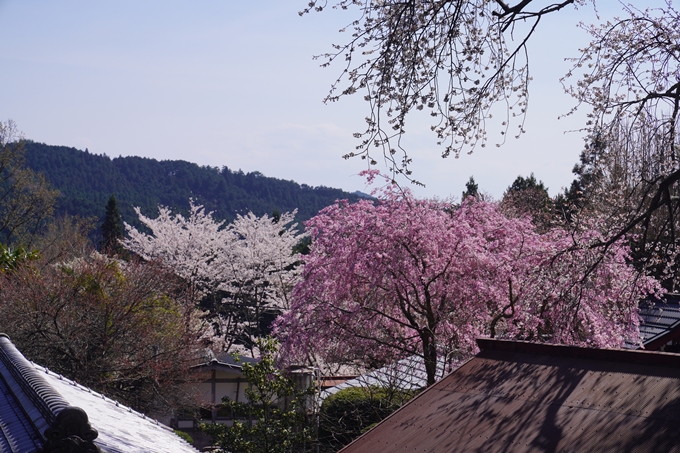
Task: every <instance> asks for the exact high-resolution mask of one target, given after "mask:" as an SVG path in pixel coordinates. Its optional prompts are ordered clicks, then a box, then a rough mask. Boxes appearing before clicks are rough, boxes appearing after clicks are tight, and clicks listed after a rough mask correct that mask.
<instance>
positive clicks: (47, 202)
mask: <svg viewBox="0 0 680 453" xmlns="http://www.w3.org/2000/svg"><path fill="white" fill-rule="evenodd" d="M24 146H25V142H24V140H23V139H22V138H21V136H20V134H19V132H18V131H17V128H16V125H15V124H14V122H12V121H11V120H10V121H7V122H5V123H2V122H0V242H3V243H5V244H14V243H23V244H24V245H25V246H28V247H30V246H31V241H32V240H33V238H34V237H35V236H36V235H37V234H38V233H40V232H41V229H42V228H43V227H44V225H45V223H46V221H47V220H48V219H49V218H50V217H51V216H52V212H53V206H54V203H55V200H56V198H57V195H58V192H57V191H55V190H54V189H53V188H52V187H51V186H50V184H49V183H48V182H47V181H46V180H45V178H44V176H43V175H41V174H39V173H37V172H35V171H33V170H31V169H30V168H28V167H27V166H26V162H25V149H24Z"/></svg>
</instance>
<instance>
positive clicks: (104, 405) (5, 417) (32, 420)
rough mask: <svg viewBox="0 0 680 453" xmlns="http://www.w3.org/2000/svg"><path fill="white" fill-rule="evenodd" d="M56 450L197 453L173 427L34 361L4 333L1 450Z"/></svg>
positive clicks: (0, 376) (0, 348) (0, 374)
mask: <svg viewBox="0 0 680 453" xmlns="http://www.w3.org/2000/svg"><path fill="white" fill-rule="evenodd" d="M74 436H75V438H74ZM74 443H76V444H78V445H79V446H78V447H77V448H76V447H74ZM64 447H66V449H64V450H61V448H64ZM52 451H69V452H74V453H80V452H82V453H95V452H98V451H101V452H102V453H196V452H197V450H196V449H195V448H193V447H192V446H191V445H189V444H188V443H187V442H186V441H184V440H183V439H181V438H180V437H178V436H177V435H175V434H174V432H173V431H172V430H171V429H170V428H168V427H167V426H164V425H162V424H160V423H158V422H156V421H154V420H151V419H149V418H148V417H145V416H144V415H143V414H140V413H138V412H135V411H133V410H132V409H130V408H127V407H125V406H123V405H121V404H119V403H117V402H115V401H113V400H111V399H109V398H106V397H105V396H103V395H101V394H98V393H96V392H94V391H92V390H90V389H88V388H86V387H83V386H81V385H78V384H76V383H75V382H73V381H70V380H68V379H66V378H63V377H61V376H59V375H57V374H55V373H53V372H51V371H49V370H48V369H46V368H43V367H40V366H38V365H36V364H34V363H32V362H29V361H28V360H26V358H25V357H24V356H23V355H22V354H21V353H20V352H19V351H18V350H17V348H16V347H15V346H14V344H12V342H11V341H10V339H9V337H7V336H6V335H4V334H0V452H2V453H5V452H7V453H33V452H36V453H37V452H42V453H49V452H52Z"/></svg>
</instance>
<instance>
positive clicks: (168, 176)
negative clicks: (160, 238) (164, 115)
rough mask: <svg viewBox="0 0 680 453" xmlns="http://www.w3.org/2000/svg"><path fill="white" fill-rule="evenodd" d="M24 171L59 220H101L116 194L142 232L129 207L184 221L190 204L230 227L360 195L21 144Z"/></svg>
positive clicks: (175, 163)
mask: <svg viewBox="0 0 680 453" xmlns="http://www.w3.org/2000/svg"><path fill="white" fill-rule="evenodd" d="M25 149H26V164H27V166H28V167H29V168H31V169H32V170H34V171H37V172H40V173H43V174H44V175H45V178H46V179H47V180H48V181H49V182H50V183H51V184H52V185H53V186H54V187H55V188H56V189H58V190H59V191H60V193H61V194H60V196H59V199H58V202H57V203H58V204H57V207H56V213H57V214H65V213H68V214H70V215H78V216H81V217H96V218H98V219H101V218H102V217H103V214H104V208H105V206H106V202H107V201H108V199H109V197H110V196H111V195H112V194H113V195H115V196H116V200H117V202H118V209H119V211H120V214H121V217H122V218H123V220H124V221H126V222H128V223H130V224H132V225H135V226H139V222H138V220H137V216H136V214H135V213H134V207H136V206H138V207H140V208H141V210H142V213H143V214H144V215H146V216H150V217H155V216H156V215H157V214H158V205H159V204H160V205H164V206H167V207H169V208H171V209H173V210H174V211H176V212H179V213H187V212H188V209H189V200H190V199H193V200H194V202H195V203H197V204H200V205H203V206H204V207H205V209H206V211H211V212H213V213H214V214H213V215H214V216H215V218H217V219H219V220H227V221H231V220H233V219H234V218H235V217H236V215H237V214H245V213H247V212H248V211H252V212H253V213H254V214H256V215H258V216H261V215H264V214H269V215H271V214H272V213H274V212H277V211H278V212H289V211H293V210H294V209H298V214H297V217H296V220H298V221H299V222H302V221H305V220H307V219H309V218H311V217H313V216H314V215H316V213H317V212H318V211H319V210H321V209H323V208H324V207H326V206H328V205H330V204H332V203H333V202H335V200H337V199H348V200H350V201H357V200H358V199H359V197H360V196H359V195H357V194H355V193H354V194H353V193H349V192H345V191H343V190H341V189H335V188H331V187H325V186H317V187H311V186H308V185H306V184H298V183H297V182H295V181H287V180H283V179H278V178H272V177H268V176H265V175H263V174H262V173H260V172H258V171H255V172H249V173H244V172H243V171H241V170H238V171H233V170H231V169H229V168H228V167H226V166H223V167H222V168H219V167H210V166H200V165H198V164H195V163H191V162H188V161H184V160H157V159H153V158H148V157H138V156H127V157H116V158H110V157H109V156H107V155H105V154H101V155H99V154H93V153H90V152H89V150H87V149H86V150H85V151H82V150H79V149H76V148H73V147H67V146H57V145H47V144H45V143H38V142H34V141H31V140H28V141H26V143H25Z"/></svg>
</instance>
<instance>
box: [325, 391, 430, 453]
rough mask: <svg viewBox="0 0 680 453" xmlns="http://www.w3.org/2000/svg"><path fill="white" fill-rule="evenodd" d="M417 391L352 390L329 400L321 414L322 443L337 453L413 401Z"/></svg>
mask: <svg viewBox="0 0 680 453" xmlns="http://www.w3.org/2000/svg"><path fill="white" fill-rule="evenodd" d="M417 393H418V392H417V391H401V390H396V389H393V388H385V387H380V386H367V387H349V388H346V389H343V390H340V391H339V392H337V393H335V394H333V395H331V396H329V397H328V398H326V399H325V400H324V402H323V404H322V405H321V411H320V414H319V443H320V445H321V450H322V451H324V452H335V451H337V450H339V449H340V448H342V447H343V446H345V445H347V444H349V443H350V442H351V441H353V440H354V439H356V438H357V437H359V436H360V435H361V434H363V433H364V432H366V431H368V430H369V429H370V428H372V427H373V426H374V425H375V424H377V423H378V422H380V421H381V420H382V419H384V418H385V417H387V416H388V415H390V414H391V413H392V412H394V411H395V410H397V409H398V408H399V407H401V406H402V405H403V404H404V403H406V402H407V401H409V400H410V399H411V398H413V397H414V396H415V395H416V394H417Z"/></svg>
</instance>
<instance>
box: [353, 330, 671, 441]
mask: <svg viewBox="0 0 680 453" xmlns="http://www.w3.org/2000/svg"><path fill="white" fill-rule="evenodd" d="M477 342H478V345H479V348H480V350H481V351H480V353H479V354H477V355H476V356H475V357H473V358H472V359H470V360H469V361H468V362H466V363H464V364H463V365H461V366H460V367H459V368H458V369H457V370H455V371H454V372H452V373H451V374H449V375H448V376H447V377H445V378H444V379H442V380H441V381H439V382H438V383H436V384H434V385H433V386H431V387H429V388H428V389H426V390H425V391H424V392H422V393H420V394H419V395H418V396H417V397H415V398H414V399H413V400H411V401H410V402H409V403H407V404H405V405H404V406H402V407H401V408H400V409H399V410H397V411H396V412H394V413H393V414H392V415H390V416H389V417H387V418H386V419H385V420H383V421H382V422H381V423H379V424H378V425H376V427H374V428H373V429H372V430H370V431H368V432H367V433H365V434H364V435H363V436H361V437H359V438H358V439H356V440H355V441H354V442H352V443H351V444H349V445H348V446H346V447H345V448H344V449H343V450H341V451H342V453H355V452H367V451H371V452H372V451H376V452H378V451H379V452H384V453H391V452H431V453H450V452H558V451H559V452H584V451H612V452H636V451H650V452H651V451H654V452H657V451H658V452H661V451H663V452H673V451H680V429H678V426H679V424H680V355H678V354H670V353H664V352H649V351H637V350H614V349H591V348H580V347H573V346H556V345H545V344H534V343H527V342H520V341H502V340H488V339H487V340H478V341H477Z"/></svg>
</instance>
